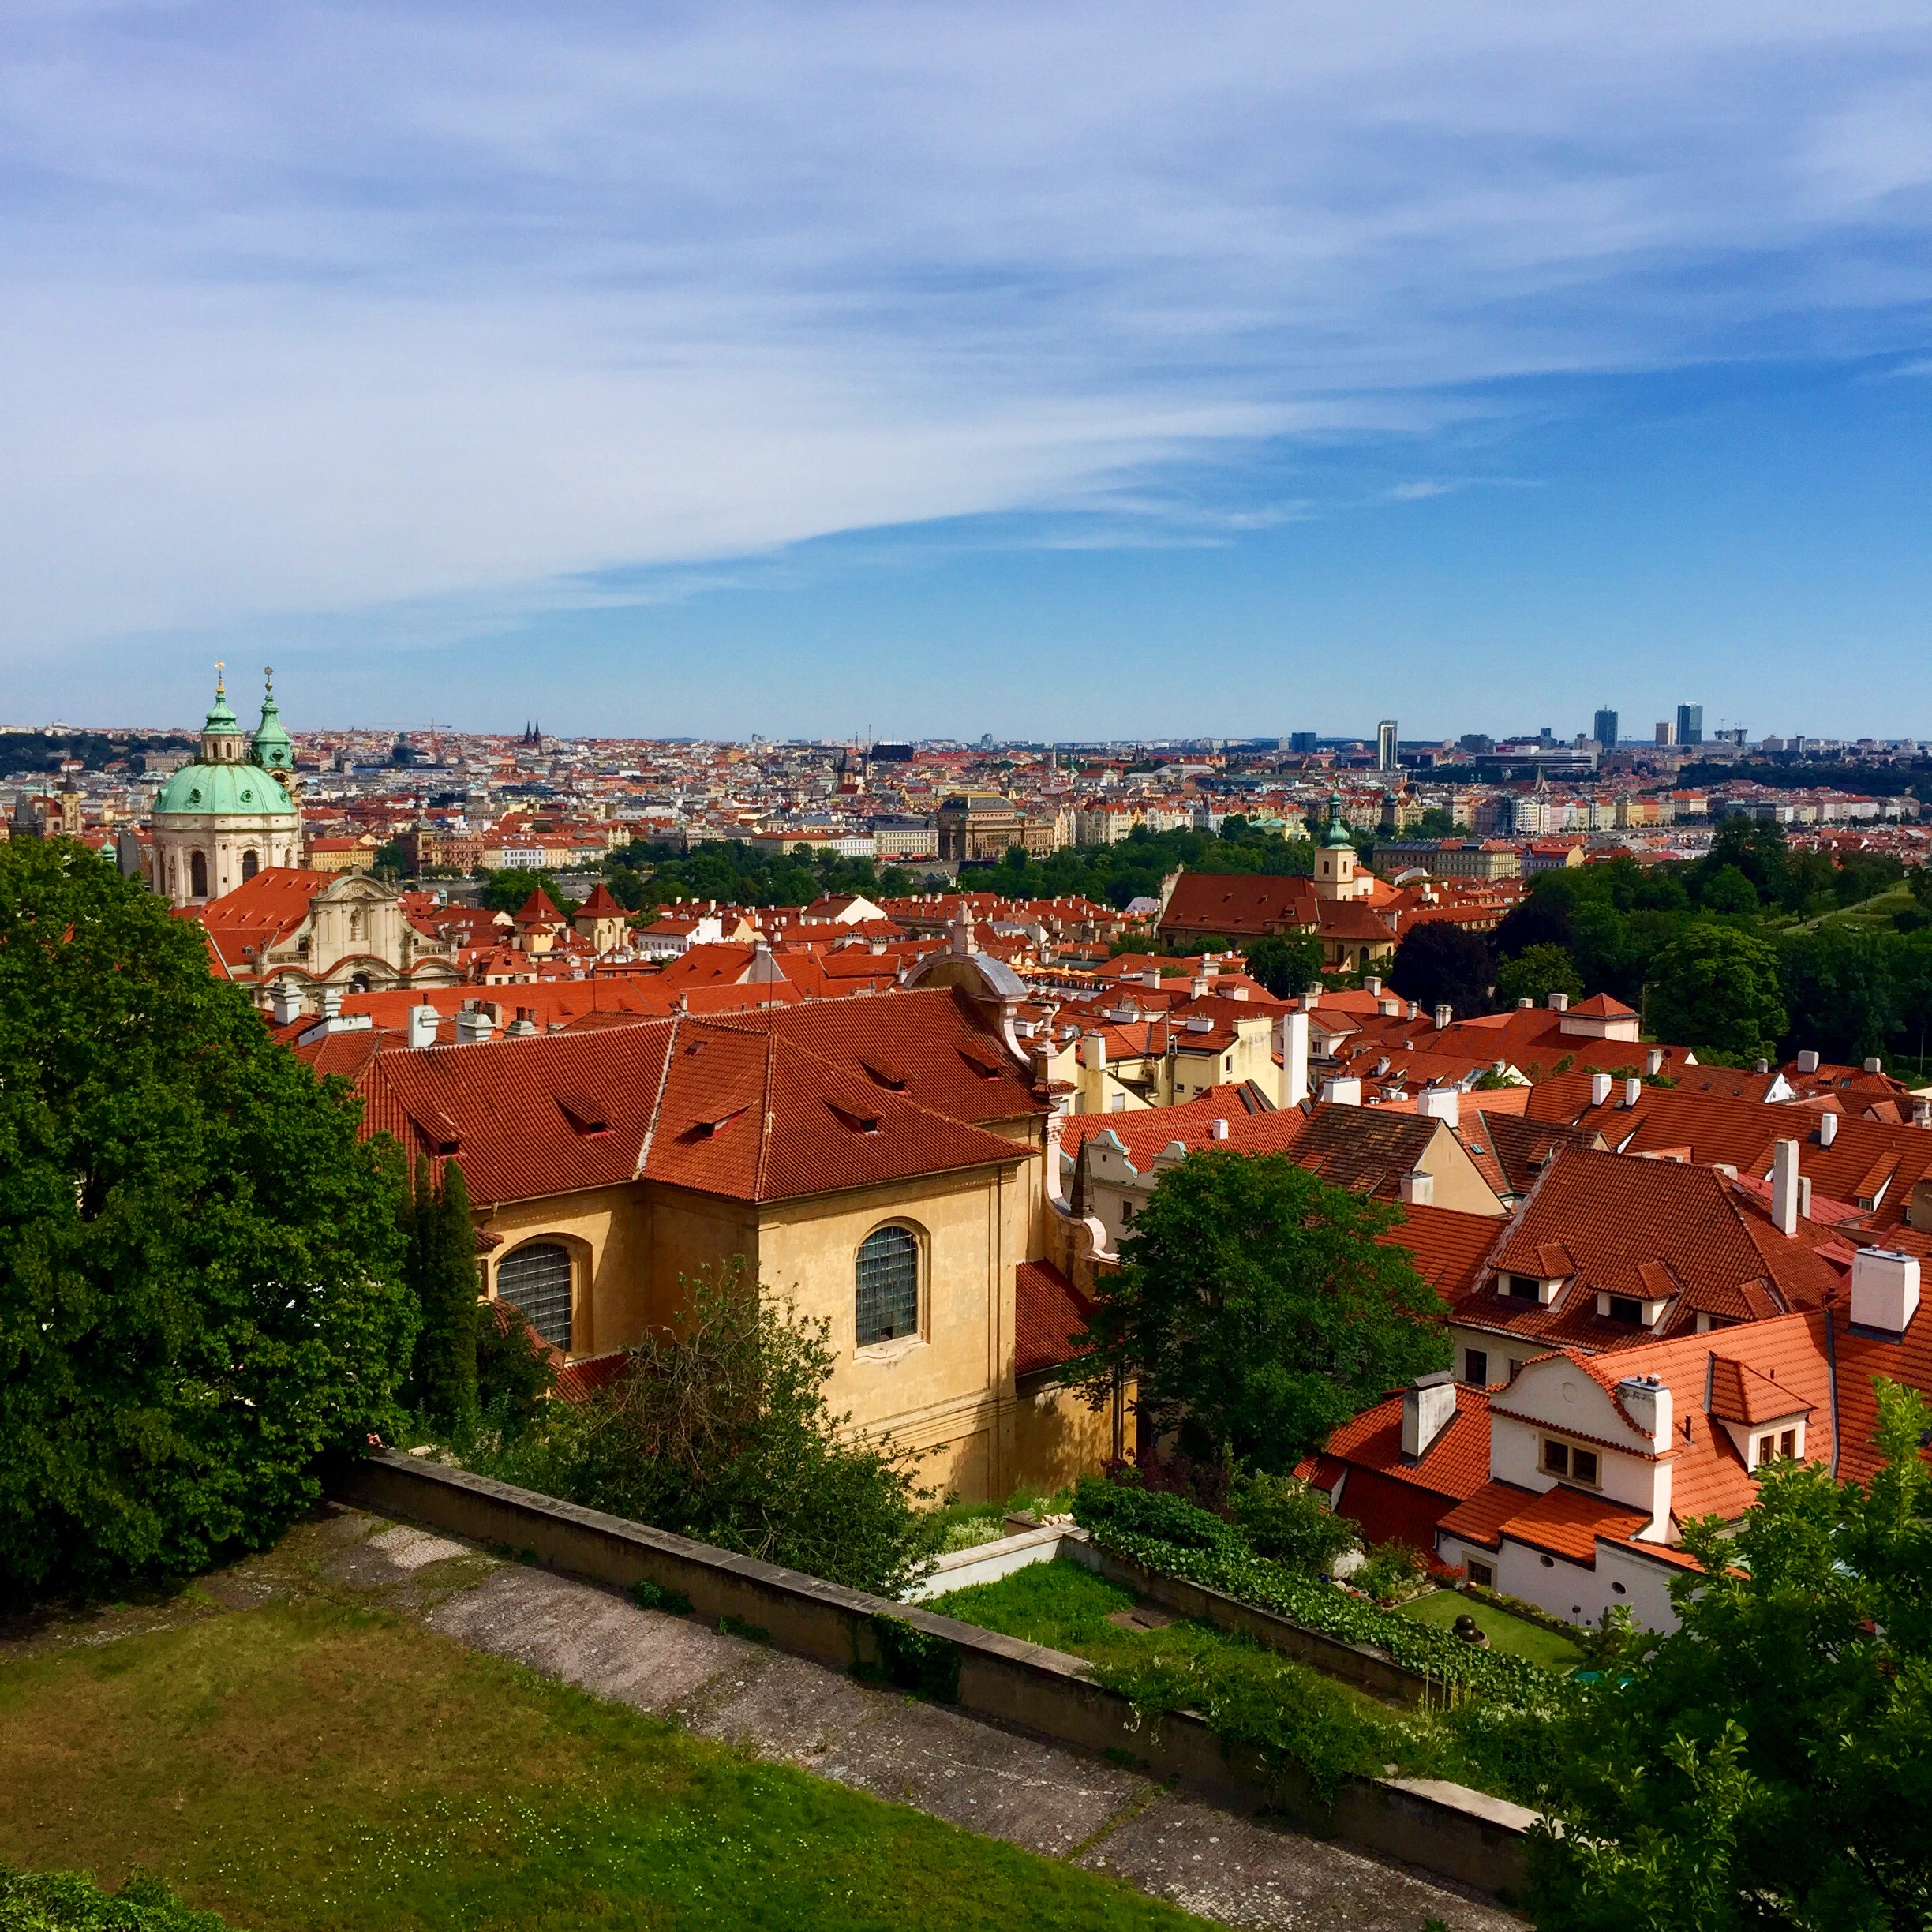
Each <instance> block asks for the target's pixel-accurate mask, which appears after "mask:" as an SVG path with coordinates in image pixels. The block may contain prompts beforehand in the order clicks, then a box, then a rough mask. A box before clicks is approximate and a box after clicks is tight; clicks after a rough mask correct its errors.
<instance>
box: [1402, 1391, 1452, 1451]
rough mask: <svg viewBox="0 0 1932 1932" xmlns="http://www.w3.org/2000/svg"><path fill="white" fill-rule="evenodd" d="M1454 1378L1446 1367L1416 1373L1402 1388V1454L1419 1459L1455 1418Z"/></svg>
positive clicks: (1433, 1445)
mask: <svg viewBox="0 0 1932 1932" xmlns="http://www.w3.org/2000/svg"><path fill="white" fill-rule="evenodd" d="M1455 1412H1456V1393H1455V1377H1454V1376H1451V1374H1450V1372H1449V1371H1448V1370H1447V1368H1438V1369H1437V1370H1436V1372H1435V1373H1434V1374H1433V1375H1425V1376H1417V1377H1416V1379H1415V1380H1414V1381H1413V1383H1411V1384H1410V1386H1409V1387H1407V1388H1406V1389H1404V1390H1403V1391H1402V1454H1403V1455H1406V1456H1408V1457H1410V1458H1411V1459H1413V1460H1414V1461H1417V1462H1419V1461H1421V1458H1423V1457H1424V1456H1425V1455H1428V1452H1429V1451H1430V1450H1431V1449H1432V1448H1433V1447H1435V1443H1436V1437H1437V1436H1440V1434H1441V1433H1442V1432H1443V1430H1444V1429H1445V1428H1447V1427H1448V1426H1449V1425H1450V1423H1451V1421H1453V1420H1454V1419H1455Z"/></svg>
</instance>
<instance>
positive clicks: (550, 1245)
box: [496, 1241, 572, 1354]
mask: <svg viewBox="0 0 1932 1932" xmlns="http://www.w3.org/2000/svg"><path fill="white" fill-rule="evenodd" d="M571 1275H572V1270H571V1256H570V1250H569V1249H567V1248H566V1247H564V1245H562V1244H561V1243H560V1242H558V1241H532V1242H531V1243H530V1245H529V1246H527V1247H525V1248H519V1249H517V1251H516V1252H515V1254H509V1255H505V1256H504V1258H503V1260H502V1261H501V1262H500V1263H499V1264H498V1266H497V1269H496V1296H497V1299H498V1300H499V1301H514V1302H515V1304H516V1305H517V1306H518V1307H519V1308H520V1309H522V1311H523V1312H524V1313H525V1314H526V1315H527V1316H529V1317H530V1326H531V1327H533V1328H534V1329H535V1330H536V1331H537V1334H538V1335H541V1337H542V1338H543V1339H544V1340H545V1341H546V1342H550V1343H551V1344H552V1346H555V1347H557V1348H560V1349H562V1350H564V1353H565V1354H569V1352H570V1345H571Z"/></svg>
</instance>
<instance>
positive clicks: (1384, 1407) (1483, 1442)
mask: <svg viewBox="0 0 1932 1932" xmlns="http://www.w3.org/2000/svg"><path fill="white" fill-rule="evenodd" d="M1455 1398H1456V1406H1455V1414H1454V1415H1453V1416H1451V1417H1450V1419H1449V1420H1448V1421H1447V1422H1446V1423H1444V1424H1443V1427H1442V1428H1441V1429H1440V1432H1438V1433H1437V1435H1436V1440H1434V1441H1433V1442H1432V1443H1430V1444H1429V1446H1428V1449H1427V1450H1426V1451H1425V1452H1424V1453H1423V1455H1421V1457H1419V1458H1414V1459H1413V1460H1412V1459H1411V1458H1409V1457H1407V1456H1405V1455H1403V1454H1402V1395H1400V1394H1396V1395H1390V1396H1387V1397H1385V1398H1383V1400H1382V1401H1380V1402H1377V1403H1376V1405H1375V1406H1374V1407H1373V1408H1372V1409H1365V1410H1363V1411H1362V1413H1361V1414H1360V1415H1358V1416H1357V1417H1354V1419H1353V1420H1352V1421H1347V1422H1344V1423H1343V1424H1342V1426H1341V1427H1340V1428H1339V1429H1337V1430H1336V1431H1335V1432H1334V1433H1333V1434H1332V1435H1331V1436H1330V1437H1329V1438H1328V1440H1327V1444H1326V1445H1325V1446H1324V1449H1323V1451H1322V1454H1323V1455H1324V1457H1325V1458H1333V1459H1334V1460H1335V1461H1336V1462H1341V1463H1343V1464H1345V1465H1346V1466H1349V1467H1350V1468H1356V1469H1372V1470H1376V1471H1378V1472H1379V1473H1380V1474H1382V1475H1383V1476H1386V1477H1389V1478H1390V1479H1391V1481H1395V1482H1401V1483H1410V1484H1413V1485H1414V1486H1415V1487H1416V1488H1418V1489H1427V1490H1428V1491H1430V1492H1432V1493H1433V1494H1435V1495H1436V1496H1443V1497H1445V1498H1447V1499H1451V1500H1454V1501H1456V1502H1458V1503H1459V1502H1461V1501H1462V1500H1463V1499H1464V1498H1465V1497H1466V1496H1473V1495H1474V1494H1475V1492H1477V1490H1478V1489H1480V1488H1482V1486H1483V1485H1484V1484H1485V1483H1486V1482H1487V1481H1488V1480H1489V1392H1488V1390H1486V1389H1479V1388H1470V1387H1466V1386H1465V1385H1464V1384H1462V1383H1458V1384H1457V1386H1456V1391H1455ZM1344 1493H1345V1494H1346V1492H1344Z"/></svg>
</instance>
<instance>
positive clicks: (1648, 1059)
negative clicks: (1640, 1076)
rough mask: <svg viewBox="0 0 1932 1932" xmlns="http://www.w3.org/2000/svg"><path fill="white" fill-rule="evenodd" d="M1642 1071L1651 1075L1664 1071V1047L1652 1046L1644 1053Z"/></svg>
mask: <svg viewBox="0 0 1932 1932" xmlns="http://www.w3.org/2000/svg"><path fill="white" fill-rule="evenodd" d="M1644 1071H1645V1072H1646V1073H1649V1074H1653V1075H1654V1074H1658V1073H1662V1072H1663V1071H1664V1049H1663V1048H1662V1047H1652V1048H1651V1049H1650V1050H1649V1052H1648V1053H1647V1054H1645V1055H1644Z"/></svg>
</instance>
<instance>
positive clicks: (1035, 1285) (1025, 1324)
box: [1013, 1261, 1093, 1375]
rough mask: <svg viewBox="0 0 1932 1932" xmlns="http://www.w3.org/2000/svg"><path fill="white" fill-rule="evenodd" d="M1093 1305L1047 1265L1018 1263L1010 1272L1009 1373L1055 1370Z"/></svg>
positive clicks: (1082, 1328) (1084, 1326) (1081, 1331)
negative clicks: (1011, 1301)
mask: <svg viewBox="0 0 1932 1932" xmlns="http://www.w3.org/2000/svg"><path fill="white" fill-rule="evenodd" d="M1092 1312H1093V1304H1092V1303H1091V1301H1088V1298H1087V1297H1086V1296H1084V1294H1081V1293H1080V1290H1078V1289H1077V1288H1076V1287H1075V1286H1073V1283H1072V1282H1070V1281H1069V1280H1068V1279H1067V1278H1066V1277H1065V1275H1062V1274H1061V1272H1060V1271H1059V1270H1058V1268H1057V1267H1054V1264H1052V1263H1051V1262H1050V1261H1022V1262H1021V1263H1020V1265H1019V1266H1018V1267H1017V1268H1016V1269H1015V1270H1014V1271H1013V1373H1014V1374H1015V1375H1032V1374H1035V1373H1036V1372H1038V1371H1039V1370H1040V1369H1043V1368H1056V1367H1058V1365H1059V1364H1060V1363H1061V1362H1063V1361H1068V1360H1069V1358H1070V1357H1072V1355H1073V1338H1074V1337H1075V1336H1076V1335H1084V1334H1085V1333H1086V1331H1087V1324H1088V1320H1089V1319H1090V1318H1091V1315H1092Z"/></svg>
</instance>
